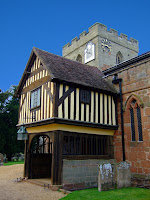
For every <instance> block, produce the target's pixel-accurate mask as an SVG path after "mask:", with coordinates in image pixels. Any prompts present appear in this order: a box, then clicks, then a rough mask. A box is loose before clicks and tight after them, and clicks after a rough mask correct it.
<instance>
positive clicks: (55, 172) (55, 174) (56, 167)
mask: <svg viewBox="0 0 150 200" xmlns="http://www.w3.org/2000/svg"><path fill="white" fill-rule="evenodd" d="M62 142H63V141H62V132H61V131H54V143H53V159H52V184H53V185H61V175H62V162H63V159H62V156H63V151H62V148H63V146H62V145H63V144H62Z"/></svg>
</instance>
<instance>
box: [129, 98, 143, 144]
mask: <svg viewBox="0 0 150 200" xmlns="http://www.w3.org/2000/svg"><path fill="white" fill-rule="evenodd" d="M128 108H129V110H130V124H131V140H132V141H133V142H134V141H143V134H142V120H141V106H140V105H139V102H138V100H137V99H135V98H132V99H130V101H129V102H128Z"/></svg>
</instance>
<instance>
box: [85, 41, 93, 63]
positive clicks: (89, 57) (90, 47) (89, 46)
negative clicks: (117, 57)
mask: <svg viewBox="0 0 150 200" xmlns="http://www.w3.org/2000/svg"><path fill="white" fill-rule="evenodd" d="M94 59H95V44H93V43H92V42H88V43H87V45H86V48H85V50H84V63H87V62H89V61H91V60H94Z"/></svg>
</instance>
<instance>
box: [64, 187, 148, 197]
mask: <svg viewBox="0 0 150 200" xmlns="http://www.w3.org/2000/svg"><path fill="white" fill-rule="evenodd" d="M61 199H62V200H82V199H83V200H150V190H149V189H143V188H122V189H116V190H110V191H103V192H98V189H97V188H93V189H86V190H78V191H74V192H72V193H70V194H68V195H67V196H66V197H63V198H61Z"/></svg>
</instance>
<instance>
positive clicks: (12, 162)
mask: <svg viewBox="0 0 150 200" xmlns="http://www.w3.org/2000/svg"><path fill="white" fill-rule="evenodd" d="M16 164H24V161H8V163H4V166H8V165H16Z"/></svg>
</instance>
